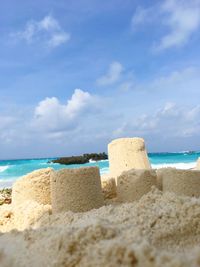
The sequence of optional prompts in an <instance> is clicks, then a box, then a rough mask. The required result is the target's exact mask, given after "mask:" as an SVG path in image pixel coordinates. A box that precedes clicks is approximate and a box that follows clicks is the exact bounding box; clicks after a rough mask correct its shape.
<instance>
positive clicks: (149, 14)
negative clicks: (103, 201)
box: [0, 0, 200, 159]
mask: <svg viewBox="0 0 200 267" xmlns="http://www.w3.org/2000/svg"><path fill="white" fill-rule="evenodd" d="M0 35H1V38H0V99H1V102H0V147H1V149H0V158H2V159H3V158H30V157H48V156H60V155H71V154H80V153H84V152H96V151H106V150H107V144H108V142H110V141H111V140H112V139H114V138H118V137H133V136H141V137H144V138H145V141H146V144H147V148H148V150H149V151H180V150H200V101H199V99H200V63H199V62H200V49H199V47H200V1H199V0H190V1H186V0H164V1H133V0H107V1H105V0H103V1H97V0H77V1H72V0H67V1H66V0H65V1H64V0H59V1H56V0H48V1H47V0H43V1H39V0H35V1H29V0H26V1H25V0H19V1H17V2H16V1H11V0H7V1H3V2H2V3H1V7H0Z"/></svg>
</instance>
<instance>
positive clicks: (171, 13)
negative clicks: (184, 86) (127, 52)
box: [132, 0, 200, 51]
mask: <svg viewBox="0 0 200 267" xmlns="http://www.w3.org/2000/svg"><path fill="white" fill-rule="evenodd" d="M155 14H156V15H157V16H155ZM158 20H159V23H160V25H162V26H163V27H165V28H164V29H165V32H166V33H165V34H164V35H163V36H162V37H161V39H160V41H156V45H155V46H154V49H155V50H156V51H161V50H165V49H168V48H171V47H178V46H182V45H184V44H186V43H187V42H188V41H189V39H190V37H191V36H192V34H193V33H195V32H196V31H197V30H198V29H199V27H200V0H190V1H188V0H165V1H163V2H162V3H161V4H157V5H155V6H152V7H150V8H141V7H138V8H137V9H136V12H135V13H134V15H133V17H132V27H133V29H137V28H138V26H139V25H142V24H146V23H149V22H151V21H154V22H156V23H158Z"/></svg>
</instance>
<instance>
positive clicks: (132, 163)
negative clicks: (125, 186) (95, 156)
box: [108, 138, 151, 178]
mask: <svg viewBox="0 0 200 267" xmlns="http://www.w3.org/2000/svg"><path fill="white" fill-rule="evenodd" d="M108 157H109V164H110V176H112V177H115V178H116V177H117V176H119V175H120V174H121V173H122V172H123V171H127V170H130V169H151V165H150V163H149V159H148V156H147V152H146V149H145V143H144V140H143V139H142V138H119V139H115V140H113V141H112V142H111V143H110V144H108Z"/></svg>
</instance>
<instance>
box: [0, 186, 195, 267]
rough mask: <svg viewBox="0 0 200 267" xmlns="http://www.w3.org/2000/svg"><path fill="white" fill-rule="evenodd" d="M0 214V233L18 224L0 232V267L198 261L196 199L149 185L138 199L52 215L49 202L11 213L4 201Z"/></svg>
mask: <svg viewBox="0 0 200 267" xmlns="http://www.w3.org/2000/svg"><path fill="white" fill-rule="evenodd" d="M22 209H23V211H22ZM33 211H34V213H31V212H33ZM17 214H18V215H17ZM19 214H20V215H19ZM25 215H26V216H25ZM15 216H18V218H17V220H16V218H15ZM23 216H25V217H24V218H23ZM36 216H38V218H37V220H36V219H35V218H36ZM0 218H1V224H0V229H1V232H3V231H8V230H9V231H10V230H11V229H15V228H16V226H17V225H18V227H19V229H20V228H21V229H20V231H16V230H13V231H11V232H9V233H5V234H1V236H0V250H1V258H0V263H1V266H141V267H142V266H151V267H152V266H169V267H174V266H199V264H200V262H199V252H200V251H199V242H200V220H199V218H200V200H199V199H194V198H188V197H177V196H176V195H175V194H170V193H165V194H163V193H162V192H161V191H159V190H157V189H155V188H154V189H152V191H151V192H149V193H148V194H147V195H145V196H144V197H142V198H141V199H140V200H139V201H138V202H132V203H127V204H117V203H115V202H114V201H113V203H112V204H107V205H106V206H104V207H102V208H100V209H98V210H92V211H89V212H85V213H72V212H64V213H61V214H57V215H52V214H51V208H50V207H49V206H42V205H38V204H36V203H31V202H29V203H28V202H27V204H26V205H24V206H23V207H21V210H19V211H18V212H17V213H16V214H14V213H13V211H12V209H11V208H10V206H9V205H4V206H3V207H2V208H1V210H0ZM34 219H35V220H34ZM23 224H24V225H23ZM30 227H31V228H30Z"/></svg>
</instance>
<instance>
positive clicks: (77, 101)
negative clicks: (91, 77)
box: [32, 89, 96, 132]
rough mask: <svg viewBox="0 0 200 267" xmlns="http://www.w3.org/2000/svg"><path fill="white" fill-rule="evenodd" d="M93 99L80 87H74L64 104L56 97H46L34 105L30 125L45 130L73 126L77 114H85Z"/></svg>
mask: <svg viewBox="0 0 200 267" xmlns="http://www.w3.org/2000/svg"><path fill="white" fill-rule="evenodd" d="M95 101H96V100H95V97H94V96H92V95H91V94H90V93H88V92H85V91H82V90H81V89H75V90H74V93H73V95H72V97H71V99H69V100H68V101H67V103H66V104H62V103H60V101H59V100H58V99H57V98H56V97H51V98H49V97H47V98H46V99H44V100H42V101H41V102H39V103H38V105H37V106H36V108H35V111H34V120H33V124H32V126H33V127H34V128H35V129H38V130H45V131H46V132H48V131H52V132H59V131H65V130H70V129H72V128H74V127H75V125H76V122H77V121H76V120H77V119H78V118H79V116H83V114H84V115H85V114H86V111H87V110H88V109H89V108H91V107H92V106H93V104H94V102H95Z"/></svg>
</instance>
